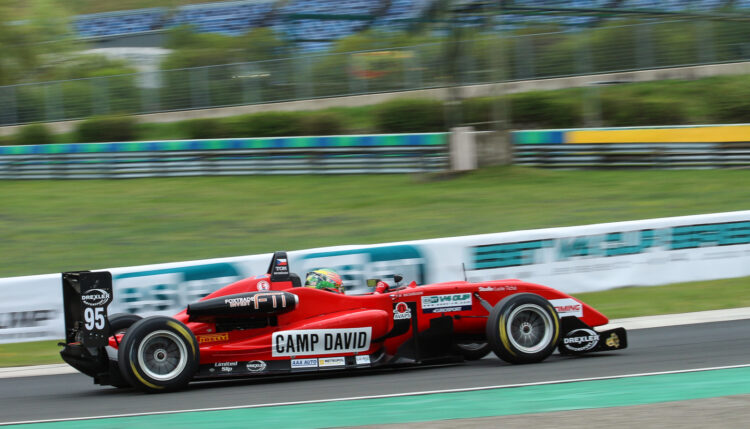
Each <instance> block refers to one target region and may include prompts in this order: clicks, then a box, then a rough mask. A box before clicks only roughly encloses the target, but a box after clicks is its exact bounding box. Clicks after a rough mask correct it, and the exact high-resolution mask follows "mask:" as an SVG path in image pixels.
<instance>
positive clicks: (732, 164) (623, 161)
mask: <svg viewBox="0 0 750 429" xmlns="http://www.w3.org/2000/svg"><path fill="white" fill-rule="evenodd" d="M513 152H514V159H515V161H514V164H516V165H524V166H529V167H541V168H561V169H584V168H660V169H711V168H750V143H659V144H654V143H638V144H624V143H617V144H590V145H589V144H551V145H545V144H533V145H518V144H517V145H514V147H513Z"/></svg>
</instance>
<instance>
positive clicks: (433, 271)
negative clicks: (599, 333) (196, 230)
mask: <svg viewBox="0 0 750 429" xmlns="http://www.w3.org/2000/svg"><path fill="white" fill-rule="evenodd" d="M272 250H283V249H272ZM270 260H271V253H267V254H262V255H249V256H240V257H235V258H222V259H211V260H202V261H188V262H179V263H171V264H158V265H146V266H138V267H124V268H112V269H110V270H109V271H111V272H112V277H113V286H114V295H115V296H114V301H113V303H112V305H111V306H110V309H109V312H110V314H113V313H118V312H130V313H138V314H141V315H151V314H166V315H171V314H175V313H177V312H179V311H180V310H182V309H184V308H185V306H187V304H189V303H190V302H193V301H196V300H198V299H199V298H200V297H202V296H205V295H206V294H208V293H210V292H212V291H214V290H216V289H218V288H220V287H222V286H224V285H227V284H229V283H232V282H234V281H236V280H240V279H242V278H245V277H249V276H253V275H258V274H262V273H265V272H266V271H267V268H268V264H269V262H270ZM289 265H290V268H291V271H292V272H294V273H296V274H298V275H299V276H300V277H301V278H303V279H304V276H305V273H306V272H308V271H311V270H313V269H316V268H321V267H326V268H332V269H334V270H337V271H338V272H339V274H341V276H342V278H343V279H344V284H345V286H346V288H347V292H348V293H352V294H358V293H366V292H368V291H369V290H368V289H367V287H366V286H365V285H366V282H365V281H366V279H368V278H380V279H383V280H386V281H388V282H390V283H392V282H393V275H394V274H401V275H403V277H404V282H410V281H412V280H414V281H416V282H417V283H419V284H424V283H436V282H442V281H452V280H462V279H464V278H466V279H468V280H469V281H483V280H494V279H503V278H519V279H522V280H525V281H530V282H534V283H540V284H544V285H547V286H551V287H554V288H557V289H560V290H562V291H564V292H568V293H576V292H587V291H599V290H606V289H612V288H617V287H622V286H650V285H661V284H669V283H678V282H687V281H697V280H711V279H719V278H731V277H742V276H750V211H740V212H730V213H717V214H709V215H696V216H683V217H673V218H662V219H649V220H641V221H630V222H617V223H607V224H596V225H584V226H574V227H565V228H549V229H539V230H529V231H514V232H504V233H496V234H483V235H473V236H463V237H451V238H440V239H431V240H419V241H409V242H400V243H385V244H378V245H367V246H339V247H329V248H320V249H307V250H300V251H292V252H289ZM61 291H62V286H61V280H60V274H48V275H40V276H27V277H13V278H5V279H0V297H2V299H0V343H8V342H19V341H32V340H42V339H60V338H63V337H64V332H63V330H64V322H63V310H62V292H61Z"/></svg>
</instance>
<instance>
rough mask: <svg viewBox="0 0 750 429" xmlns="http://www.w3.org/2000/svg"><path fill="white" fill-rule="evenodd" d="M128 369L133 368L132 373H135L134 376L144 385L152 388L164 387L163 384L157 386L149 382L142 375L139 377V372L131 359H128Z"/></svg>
mask: <svg viewBox="0 0 750 429" xmlns="http://www.w3.org/2000/svg"><path fill="white" fill-rule="evenodd" d="M130 369H132V370H133V375H135V377H136V378H137V379H138V381H140V382H141V383H142V384H143V385H144V386H148V387H150V388H152V389H163V388H164V386H157V385H155V384H153V383H149V382H148V381H146V380H145V379H144V378H143V377H141V374H139V373H138V370H137V369H135V364H134V363H133V361H132V360H131V361H130Z"/></svg>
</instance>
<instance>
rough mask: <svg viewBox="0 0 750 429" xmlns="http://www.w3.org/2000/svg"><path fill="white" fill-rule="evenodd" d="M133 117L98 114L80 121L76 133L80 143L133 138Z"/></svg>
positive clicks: (121, 140) (120, 140)
mask: <svg viewBox="0 0 750 429" xmlns="http://www.w3.org/2000/svg"><path fill="white" fill-rule="evenodd" d="M135 130H136V127H135V119H134V118H132V117H127V116H100V117H93V118H91V119H87V120H85V121H81V122H80V123H79V124H78V126H77V127H76V135H77V138H78V141H79V142H81V143H87V142H123V141H132V140H135V136H136V133H135Z"/></svg>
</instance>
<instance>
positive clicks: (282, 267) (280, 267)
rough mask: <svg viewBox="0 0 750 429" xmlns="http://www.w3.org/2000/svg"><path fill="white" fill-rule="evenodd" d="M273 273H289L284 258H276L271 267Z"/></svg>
mask: <svg viewBox="0 0 750 429" xmlns="http://www.w3.org/2000/svg"><path fill="white" fill-rule="evenodd" d="M273 273H274V274H276V275H282V276H283V275H287V274H289V265H288V263H287V261H286V259H277V260H276V265H275V266H274V267H273Z"/></svg>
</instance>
